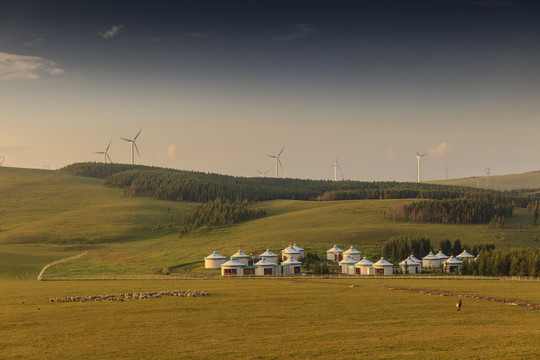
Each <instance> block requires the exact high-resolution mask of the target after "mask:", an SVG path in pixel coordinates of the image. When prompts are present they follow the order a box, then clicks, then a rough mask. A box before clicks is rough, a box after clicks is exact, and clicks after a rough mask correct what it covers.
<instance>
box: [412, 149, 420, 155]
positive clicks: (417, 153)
mask: <svg viewBox="0 0 540 360" xmlns="http://www.w3.org/2000/svg"><path fill="white" fill-rule="evenodd" d="M413 149H414V151H415V152H416V155H418V156H420V153H419V152H418V150H416V148H413Z"/></svg>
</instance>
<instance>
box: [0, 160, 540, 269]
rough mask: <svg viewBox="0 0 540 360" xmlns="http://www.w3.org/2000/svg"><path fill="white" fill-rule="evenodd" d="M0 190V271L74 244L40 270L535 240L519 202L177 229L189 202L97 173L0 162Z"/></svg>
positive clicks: (269, 207) (326, 210)
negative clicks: (451, 213) (499, 210)
mask: <svg viewBox="0 0 540 360" xmlns="http://www.w3.org/2000/svg"><path fill="white" fill-rule="evenodd" d="M0 191H1V192H0V193H1V194H2V195H1V200H2V201H0V215H1V219H2V222H1V224H0V276H3V277H6V276H7V277H14V276H18V277H23V278H24V277H34V276H36V275H37V273H38V272H39V270H40V269H41V267H43V266H44V265H45V264H47V263H49V262H51V261H54V260H58V259H61V258H66V257H69V256H72V255H75V254H79V253H82V252H83V251H88V254H87V255H85V256H83V257H81V258H79V259H77V261H72V262H67V263H62V264H58V265H56V266H54V267H51V268H50V269H49V270H48V271H47V275H50V276H64V275H70V276H71V275H102V274H148V273H164V272H180V273H192V272H197V273H208V270H205V269H203V257H204V256H206V255H208V254H209V253H211V252H212V251H213V250H217V251H218V252H219V253H221V254H223V255H225V256H230V255H232V254H234V253H235V252H236V251H237V250H238V249H242V250H243V251H244V252H246V253H253V254H258V253H261V252H263V251H264V250H265V249H267V248H269V249H271V250H272V251H274V252H278V251H279V250H281V249H283V248H284V247H286V246H287V245H288V244H290V243H295V242H296V243H298V244H300V245H301V246H302V247H304V248H305V249H307V250H311V251H319V252H323V251H325V250H327V249H328V248H330V247H331V246H332V245H333V244H338V245H339V246H341V247H343V248H347V247H348V246H349V245H354V246H355V247H356V248H357V249H359V250H361V251H362V252H363V253H364V254H365V255H366V256H368V257H371V258H373V259H375V258H377V257H379V256H380V254H381V248H382V245H383V243H384V242H385V241H386V240H387V239H388V238H390V237H392V236H397V235H412V236H415V235H425V236H428V237H430V238H431V240H432V243H433V244H434V245H435V246H437V245H438V242H439V241H440V240H442V239H446V238H449V239H456V238H459V239H461V241H462V243H468V244H470V245H474V244H479V243H493V244H495V245H496V246H497V247H503V248H504V247H512V246H538V244H539V242H538V241H537V239H538V236H539V235H540V228H539V227H537V226H535V225H533V224H532V220H533V219H532V216H531V215H530V214H529V213H528V212H527V210H524V209H516V211H515V216H513V217H512V218H511V219H509V220H508V221H507V224H506V227H505V228H504V229H492V228H489V227H488V226H487V225H445V224H418V223H410V222H398V221H391V220H388V219H386V218H385V216H384V211H385V210H386V208H387V207H388V206H390V205H393V204H397V203H400V202H404V201H409V200H354V201H328V202H315V201H294V200H274V201H267V202H261V203H257V204H255V205H253V206H255V207H262V208H264V209H265V210H266V211H267V216H266V217H264V218H260V219H256V220H252V221H248V222H244V223H240V224H236V225H233V226H230V227H223V228H215V229H211V230H210V229H202V230H200V231H197V232H195V233H193V234H191V235H188V236H185V237H180V236H179V235H178V231H177V229H175V228H174V224H175V221H176V219H178V218H179V217H181V216H182V214H183V213H184V212H185V211H186V210H187V209H189V208H191V207H192V206H193V204H192V203H183V202H172V201H157V200H153V199H150V198H142V197H136V198H129V197H126V196H124V195H123V192H122V190H120V189H115V188H109V187H105V186H103V185H102V180H97V179H90V178H84V177H75V176H70V175H67V174H65V173H62V172H55V171H46V170H27V169H13V168H0ZM169 224H170V225H171V228H169ZM527 226H528V227H529V228H528V229H527Z"/></svg>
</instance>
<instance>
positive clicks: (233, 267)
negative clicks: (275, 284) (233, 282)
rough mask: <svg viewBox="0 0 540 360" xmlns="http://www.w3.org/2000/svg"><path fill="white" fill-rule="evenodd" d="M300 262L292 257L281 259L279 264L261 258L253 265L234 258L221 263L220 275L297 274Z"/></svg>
mask: <svg viewBox="0 0 540 360" xmlns="http://www.w3.org/2000/svg"><path fill="white" fill-rule="evenodd" d="M301 269H302V263H301V262H300V261H298V260H295V259H294V257H290V258H288V259H287V260H286V261H283V262H282V263H281V265H278V264H276V263H273V262H270V261H268V260H266V259H261V260H260V261H258V262H257V263H255V265H253V266H246V265H244V264H242V263H240V262H238V261H236V260H233V259H231V260H229V261H227V262H225V263H224V264H222V265H221V275H223V276H244V275H256V276H265V275H266V276H271V275H298V274H300V273H301V272H302V271H301Z"/></svg>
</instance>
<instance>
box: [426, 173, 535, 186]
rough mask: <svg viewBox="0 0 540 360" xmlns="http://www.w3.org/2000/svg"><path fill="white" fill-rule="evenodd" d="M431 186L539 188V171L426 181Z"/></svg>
mask: <svg viewBox="0 0 540 360" xmlns="http://www.w3.org/2000/svg"><path fill="white" fill-rule="evenodd" d="M428 183H431V184H440V185H457V186H468V187H475V188H476V187H479V188H483V189H493V190H513V189H533V188H540V170H539V171H529V172H526V173H522V174H509V175H491V176H490V177H489V179H488V178H487V177H486V176H472V177H466V178H460V179H448V180H437V181H428Z"/></svg>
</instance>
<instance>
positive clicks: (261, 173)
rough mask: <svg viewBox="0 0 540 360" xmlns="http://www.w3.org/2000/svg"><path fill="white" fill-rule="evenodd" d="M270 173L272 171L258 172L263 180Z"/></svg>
mask: <svg viewBox="0 0 540 360" xmlns="http://www.w3.org/2000/svg"><path fill="white" fill-rule="evenodd" d="M269 171H270V170H266V171H265V172H262V171H259V170H257V172H258V173H259V175H260V177H262V178H263V177H264V176H265V175H266V174H268V172H269Z"/></svg>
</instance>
